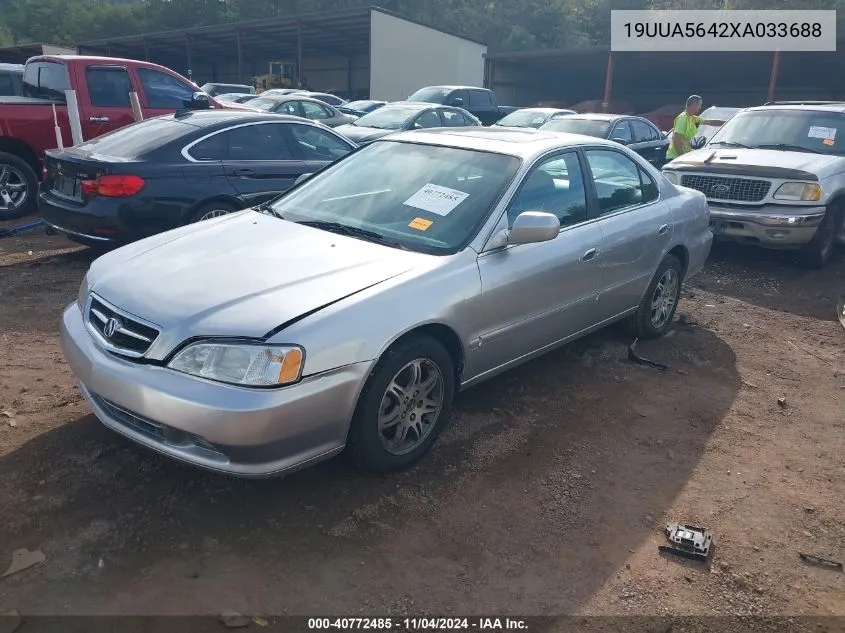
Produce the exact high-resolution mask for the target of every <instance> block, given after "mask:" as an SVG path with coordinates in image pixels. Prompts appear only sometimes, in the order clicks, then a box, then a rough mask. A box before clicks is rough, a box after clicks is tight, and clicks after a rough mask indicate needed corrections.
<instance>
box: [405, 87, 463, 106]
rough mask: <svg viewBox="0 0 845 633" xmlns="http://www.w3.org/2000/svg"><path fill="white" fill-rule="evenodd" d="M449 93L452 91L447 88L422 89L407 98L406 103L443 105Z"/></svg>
mask: <svg viewBox="0 0 845 633" xmlns="http://www.w3.org/2000/svg"><path fill="white" fill-rule="evenodd" d="M450 92H452V90H451V89H449V88H422V89H421V90H417V91H416V92H415V93H414V94H412V95H411V96H410V97H408V101H422V102H423V103H443V102H444V101H445V99H446V97H447V95H448V94H449V93H450Z"/></svg>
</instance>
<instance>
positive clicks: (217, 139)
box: [188, 123, 292, 162]
mask: <svg viewBox="0 0 845 633" xmlns="http://www.w3.org/2000/svg"><path fill="white" fill-rule="evenodd" d="M188 155H189V156H190V157H191V158H193V159H194V160H198V161H203V162H205V161H218V160H290V159H291V158H292V156H291V152H290V148H289V147H288V144H287V142H286V140H285V137H284V134H283V133H282V126H281V125H279V124H278V123H269V124H268V123H264V124H254V125H244V126H242V127H236V128H232V129H229V130H226V131H225V132H219V133H217V134H215V135H214V136H209V137H208V138H207V139H205V140H203V141H200V142H199V143H197V144H196V145H194V146H193V147H192V148H191V149H190V150H188Z"/></svg>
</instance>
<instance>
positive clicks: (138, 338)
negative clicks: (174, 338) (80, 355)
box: [88, 296, 158, 356]
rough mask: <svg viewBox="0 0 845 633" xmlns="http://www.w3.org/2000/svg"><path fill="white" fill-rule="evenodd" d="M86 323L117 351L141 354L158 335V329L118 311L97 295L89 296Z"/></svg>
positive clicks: (134, 354)
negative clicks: (89, 301) (89, 303)
mask: <svg viewBox="0 0 845 633" xmlns="http://www.w3.org/2000/svg"><path fill="white" fill-rule="evenodd" d="M88 323H90V324H91V327H93V328H94V329H95V330H96V331H97V333H98V334H99V335H100V336H101V337H102V338H103V340H105V341H107V342H108V343H109V345H111V346H112V347H114V349H115V351H116V352H118V353H125V354H127V355H128V356H142V355H143V354H144V353H145V352H146V351H147V350H148V349H149V348H150V345H152V344H153V341H154V340H155V339H156V337H157V336H158V330H156V329H155V328H153V327H150V326H149V325H145V324H143V323H140V322H139V321H137V320H135V319H133V318H132V317H129V316H126V315H125V314H123V313H121V312H118V311H117V310H115V309H114V308H112V307H110V306H108V305H107V304H106V303H105V302H103V301H101V300H100V299H98V298H97V297H94V296H92V297H91V305H90V306H89V308H88Z"/></svg>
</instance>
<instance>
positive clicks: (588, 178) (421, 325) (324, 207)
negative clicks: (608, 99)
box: [61, 127, 712, 477]
mask: <svg viewBox="0 0 845 633" xmlns="http://www.w3.org/2000/svg"><path fill="white" fill-rule="evenodd" d="M708 222H709V216H708V210H707V205H706V202H705V198H704V195H703V194H701V193H699V192H697V191H692V190H690V189H686V188H682V187H676V186H674V185H672V184H671V183H669V182H668V181H667V180H665V179H664V178H663V177H662V176H661V174H660V173H659V172H658V171H657V170H655V169H654V168H653V167H652V166H650V165H649V164H648V163H647V162H646V161H644V160H643V159H642V158H640V157H639V156H637V155H636V154H635V153H633V152H631V151H630V150H628V149H627V148H625V147H622V146H620V145H618V144H616V143H612V142H608V141H603V140H600V139H595V138H588V137H582V136H574V135H566V134H554V133H545V132H538V131H535V130H502V129H492V128H480V127H479V128H463V129H461V128H454V129H438V130H422V131H413V132H402V133H399V134H396V135H394V136H391V137H390V138H389V139H385V140H380V141H376V142H375V143H373V144H371V145H369V146H367V147H365V148H363V149H361V150H359V151H357V152H353V153H352V154H350V155H348V156H347V157H346V158H343V159H341V160H340V161H338V162H336V163H334V164H333V165H331V166H329V167H327V168H325V169H324V170H322V171H320V172H319V173H317V174H316V175H314V176H312V177H311V178H310V179H307V180H305V181H304V182H302V183H301V184H300V185H298V186H297V187H295V188H293V189H291V190H290V191H289V192H287V193H286V194H285V195H283V196H282V197H281V198H279V199H277V200H276V201H275V202H273V203H271V204H269V205H267V206H265V207H261V208H257V209H254V210H246V211H242V212H238V213H234V214H231V215H229V216H224V217H222V218H215V219H212V220H207V221H205V222H202V223H199V224H194V225H190V226H186V227H184V228H179V229H176V230H173V231H169V232H167V233H162V234H160V235H157V236H154V237H151V238H148V239H145V240H142V241H139V242H135V243H133V244H131V245H128V246H125V247H123V248H120V249H118V250H115V251H113V252H111V253H109V254H107V255H104V256H103V257H100V258H99V259H97V260H96V261H95V262H94V263H93V264H92V265H91V268H90V270H89V272H88V273H87V275H86V277H85V279H84V281H83V283H82V286H81V287H80V291H79V297H78V300H77V301H76V302H75V303H73V304H72V305H70V306H68V307H67V309H66V310H65V312H64V314H63V317H62V324H61V341H62V347H63V350H64V354H65V357H66V358H67V360H68V362H69V364H70V367H71V368H72V370H73V372H74V373H75V375H76V377H77V378H78V380H79V383H80V387H81V390H82V393H83V395H84V396H85V398H86V399H87V401H88V402H89V403H90V404H91V406H92V408H93V410H94V413H95V414H96V415H97V417H98V418H99V419H100V420H101V421H102V422H103V423H104V424H105V425H106V426H108V427H109V428H111V429H113V430H115V431H118V432H120V433H122V434H123V435H125V436H127V437H129V438H131V439H133V440H135V441H137V442H138V443H141V444H144V445H146V446H148V447H150V448H152V449H155V450H157V451H159V452H160V453H164V454H166V455H169V456H171V457H174V458H177V459H180V460H183V461H186V462H189V463H191V464H194V465H197V466H201V467H204V468H208V469H211V470H215V471H218V472H223V473H229V474H234V475H240V476H251V477H257V476H268V475H273V474H278V473H284V472H289V471H292V470H294V469H297V468H301V467H303V466H306V465H309V464H313V463H315V462H318V461H321V460H324V459H327V458H329V457H331V456H333V455H336V454H338V453H340V452H341V451H342V450H343V449H344V447H348V448H349V450H350V453H351V454H352V455H353V456H354V457H355V458H356V459H357V461H358V463H359V464H360V465H362V466H363V467H365V468H367V469H370V470H373V471H378V472H387V471H393V470H397V469H402V468H406V467H408V466H410V465H411V464H413V463H414V462H415V461H417V460H418V459H419V458H420V457H422V456H423V455H424V454H425V453H426V452H427V451H428V449H429V448H430V447H431V445H432V444H433V443H434V441H435V439H436V437H437V435H438V434H439V433H440V431H441V430H442V429H443V427H444V425H445V424H446V422H447V419H448V417H449V414H450V408H451V405H452V399H453V396H454V394H455V392H456V391H457V390H459V389H464V388H467V387H470V386H473V385H476V384H478V383H480V382H482V381H483V380H486V379H488V378H491V377H493V376H495V375H497V374H499V373H501V372H503V371H505V370H507V369H509V368H512V367H514V366H516V365H519V364H520V363H523V362H526V361H529V360H531V359H532V358H535V357H537V356H539V355H541V354H544V353H546V352H548V351H550V350H552V349H554V348H556V347H558V346H560V345H562V344H564V343H566V342H567V341H571V340H573V339H575V338H578V337H581V336H584V335H585V334H587V333H589V332H592V331H594V330H597V329H599V328H601V327H604V326H605V325H607V324H610V323H613V322H615V321H619V320H622V319H624V320H625V321H626V323H627V325H628V327H629V328H630V330H631V332H632V333H633V334H634V335H636V336H640V337H654V336H659V335H661V334H663V333H664V332H666V330H667V328H668V327H669V326H670V322H671V320H672V317H673V315H674V312H675V307H676V305H677V302H678V299H679V296H680V291H681V284H682V282H683V280H684V279H685V278H687V277H689V276H690V275H692V274H694V273H696V272H697V271H698V270H699V269H700V268H701V267H702V265H703V263H704V261H705V259H706V257H707V255H708V253H709V250H710V244H711V240H712V235H711V233H710V230H709V228H708Z"/></svg>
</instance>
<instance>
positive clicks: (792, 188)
mask: <svg viewBox="0 0 845 633" xmlns="http://www.w3.org/2000/svg"><path fill="white" fill-rule="evenodd" d="M821 197H822V188H821V187H819V186H818V185H817V184H815V183H809V182H785V183H783V184H782V185H781V186H780V187H778V190H777V191H775V195H774V198H775V200H802V201H804V202H815V201H817V200H821Z"/></svg>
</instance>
